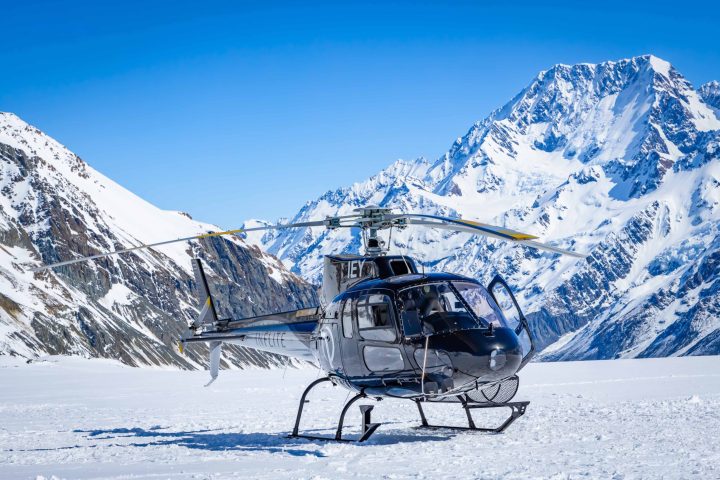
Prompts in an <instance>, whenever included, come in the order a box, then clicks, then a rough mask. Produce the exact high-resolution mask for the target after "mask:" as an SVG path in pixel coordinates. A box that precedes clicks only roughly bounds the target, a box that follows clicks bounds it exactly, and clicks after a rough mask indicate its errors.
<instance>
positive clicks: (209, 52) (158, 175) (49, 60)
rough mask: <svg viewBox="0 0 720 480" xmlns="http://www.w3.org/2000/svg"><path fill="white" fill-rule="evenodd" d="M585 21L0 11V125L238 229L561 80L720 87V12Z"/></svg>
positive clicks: (131, 4) (634, 7)
mask: <svg viewBox="0 0 720 480" xmlns="http://www.w3.org/2000/svg"><path fill="white" fill-rule="evenodd" d="M581 3H583V2H567V3H563V2H554V1H545V2H528V3H523V2H507V1H504V2H495V1H489V2H481V1H477V2H407V3H404V2H389V1H385V2H361V3H353V2H328V3H318V2H315V3H312V2H291V3H269V2H255V3H245V2H230V1H227V2H220V1H214V0H206V1H203V2H184V1H156V2H136V1H132V0H128V1H124V2H71V1H26V2H16V1H13V2H6V1H4V0H3V1H2V5H0V7H1V9H2V10H1V11H2V15H3V22H2V32H3V33H2V42H0V65H2V74H1V75H0V111H11V112H14V113H16V114H18V115H19V116H20V117H22V118H23V119H25V120H26V121H28V122H30V123H32V124H34V125H35V126H37V127H39V128H40V129H42V130H44V131H46V132H47V133H48V134H50V135H52V136H53V137H55V138H57V139H58V140H59V141H61V142H62V143H64V144H65V145H67V146H68V147H70V149H72V150H73V151H75V152H76V153H78V154H79V155H80V156H81V157H83V158H84V159H85V160H86V161H88V162H89V163H90V164H91V165H92V166H94V167H95V168H97V169H98V170H100V171H101V172H103V173H104V174H106V175H108V176H109V177H111V178H112V179H114V180H116V181H117V182H119V183H120V184H122V185H124V186H125V187H127V188H129V189H130V190H132V191H133V192H135V193H137V194H138V195H140V196H142V197H144V198H146V199H147V200H149V201H151V202H153V203H155V204H156V205H158V206H160V207H162V208H168V209H175V210H183V211H187V212H189V213H191V214H192V215H193V216H194V217H196V218H198V219H201V220H204V221H209V222H213V223H218V224H220V225H222V226H224V227H232V226H235V225H239V224H240V223H242V221H243V220H244V219H246V218H250V217H252V218H266V219H276V218H278V217H280V216H287V215H291V214H293V213H294V212H296V211H297V209H298V208H299V207H301V206H302V204H303V203H304V202H305V201H306V200H309V199H312V198H314V197H316V196H318V195H319V194H321V193H323V192H324V191H326V190H328V189H332V188H336V187H339V186H344V185H348V184H350V183H352V182H354V181H358V180H362V179H364V178H366V177H368V176H370V175H372V174H374V173H376V172H377V171H379V170H380V169H382V168H384V167H385V166H387V165H388V164H390V163H391V162H393V161H394V160H396V159H397V158H406V159H411V158H415V157H418V156H425V157H427V158H430V159H434V158H436V157H437V156H438V155H440V154H442V153H443V152H444V151H445V150H446V149H447V148H448V147H449V146H450V144H451V142H452V141H453V140H454V139H455V138H456V137H458V136H460V135H462V134H464V133H465V131H466V130H467V129H468V128H469V127H470V125H471V124H472V123H473V122H474V121H476V120H480V119H482V118H484V117H485V116H486V115H487V114H488V113H489V112H490V111H491V110H493V109H494V108H496V107H499V106H501V105H502V104H503V103H505V102H506V101H508V100H509V99H510V98H511V97H512V96H514V95H515V94H516V93H517V92H519V91H520V90H521V89H522V88H523V87H524V86H525V85H526V84H527V83H529V81H530V80H531V79H532V78H533V77H534V76H535V75H536V74H537V72H538V71H540V70H543V69H547V68H549V67H550V66H552V65H553V64H555V63H569V64H571V63H577V62H599V61H603V60H611V59H618V58H625V57H629V56H633V55H640V54H644V53H654V54H655V55H657V56H659V57H661V58H664V59H666V60H669V61H670V62H671V63H673V64H674V65H675V66H676V67H677V68H678V69H679V70H680V71H681V72H682V73H683V74H684V75H685V76H687V77H688V79H689V80H690V81H691V82H692V83H693V84H695V85H696V86H697V85H700V84H702V83H704V82H706V81H708V80H712V79H720V35H718V33H717V31H718V29H717V26H718V24H719V21H720V14H719V12H720V7H718V6H717V4H715V3H711V2H707V3H699V2H697V3H696V2H682V3H679V2H629V1H627V0H626V1H623V2H614V1H606V2H593V4H592V5H590V6H584V7H578V6H577V5H579V4H581Z"/></svg>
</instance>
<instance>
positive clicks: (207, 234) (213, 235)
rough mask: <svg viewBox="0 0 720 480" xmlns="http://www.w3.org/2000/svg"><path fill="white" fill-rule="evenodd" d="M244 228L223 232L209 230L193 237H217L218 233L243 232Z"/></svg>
mask: <svg viewBox="0 0 720 480" xmlns="http://www.w3.org/2000/svg"><path fill="white" fill-rule="evenodd" d="M244 230H245V229H243V228H238V229H236V230H225V231H224V232H211V233H206V234H203V235H198V236H197V237H195V238H197V239H201V238H208V237H219V236H220V235H232V234H234V233H240V232H243V231H244Z"/></svg>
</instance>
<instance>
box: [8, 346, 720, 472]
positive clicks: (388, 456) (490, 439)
mask: <svg viewBox="0 0 720 480" xmlns="http://www.w3.org/2000/svg"><path fill="white" fill-rule="evenodd" d="M0 361H2V362H3V363H1V364H0V384H2V385H3V386H4V388H3V389H2V393H1V394H0V414H1V415H2V418H3V423H2V425H1V426H0V478H3V479H4V478H8V479H10V478H12V479H22V478H29V479H33V478H53V476H55V477H56V478H73V479H75V478H77V479H86V478H104V479H120V478H122V479H137V478H153V479H155V478H203V479H204V478H212V479H219V478H260V479H265V478H267V479H277V478H306V479H311V478H313V479H324V478H348V477H356V478H381V477H382V478H552V479H569V478H594V479H595V478H613V479H631V478H703V479H709V478H718V477H720V443H718V441H717V432H718V431H719V430H720V357H689V358H662V359H643V360H611V361H588V362H563V363H533V364H530V365H529V366H528V367H527V368H526V369H525V370H524V371H523V372H522V375H521V388H520V391H519V393H518V395H517V397H516V398H517V399H527V400H530V401H531V404H530V406H529V408H528V411H527V414H526V415H525V416H524V417H522V418H521V419H519V420H518V421H517V422H516V423H515V424H514V425H512V426H511V427H510V429H509V430H508V431H507V432H506V433H504V434H502V435H487V434H479V433H465V432H463V433H452V432H450V431H447V430H432V431H430V430H418V429H414V428H412V427H413V426H414V425H416V424H417V421H418V419H417V413H416V410H415V408H414V407H413V406H412V405H411V404H410V403H409V402H407V401H405V402H403V401H398V400H384V401H382V402H380V403H377V404H376V408H375V411H374V412H373V419H374V421H381V422H385V423H384V425H382V426H381V427H380V429H379V430H378V432H377V433H376V434H375V436H374V437H372V438H371V440H370V441H369V442H368V443H366V444H362V445H358V444H335V443H325V442H318V441H307V440H292V439H287V438H285V436H286V435H287V433H288V432H289V431H290V429H291V428H292V424H293V421H294V417H295V412H296V407H297V403H296V402H297V400H298V398H299V396H300V394H301V393H302V390H303V388H304V386H305V385H306V384H307V383H309V382H310V381H311V380H313V379H314V378H316V376H317V374H318V373H317V371H315V370H314V369H309V368H306V369H299V370H295V369H289V370H286V371H283V370H246V371H224V372H221V377H220V379H219V380H218V381H217V382H215V383H214V384H213V385H212V386H211V387H209V388H203V386H202V385H203V384H204V383H205V382H206V380H207V378H206V376H207V373H206V372H181V371H163V370H152V369H143V370H140V369H133V368H129V367H125V366H122V365H120V364H117V363H114V362H112V361H107V360H80V359H76V358H67V357H63V358H57V357H50V358H48V359H47V360H46V361H43V362H37V363H33V364H30V365H26V364H17V363H15V364H13V363H11V362H12V360H9V359H8V358H7V357H5V358H3V359H1V360H0ZM346 397H347V392H346V391H345V390H343V389H341V388H340V387H335V388H333V387H329V386H327V387H319V388H318V389H317V390H315V392H314V394H313V395H311V396H310V400H311V403H309V404H308V408H307V409H306V412H307V413H306V417H305V421H304V422H303V425H304V426H305V427H306V428H310V429H314V428H320V427H322V426H324V425H330V423H327V422H323V421H322V419H323V418H324V419H325V420H328V419H331V418H336V417H337V414H338V412H339V410H340V408H341V405H342V402H343V400H344V399H345V398H346ZM360 403H375V402H371V401H367V402H360ZM427 412H428V415H429V417H430V420H431V421H435V422H441V421H444V422H447V423H451V422H452V423H454V424H458V425H459V424H462V420H463V417H464V414H463V413H462V411H461V410H460V409H459V408H458V407H457V406H456V405H433V406H430V407H428V408H427ZM496 413H497V414H498V415H499V414H500V412H496ZM489 415H490V412H486V413H485V415H482V414H481V413H480V412H478V413H476V414H475V418H476V421H478V423H479V422H480V421H482V420H481V419H483V418H484V419H488V418H489ZM498 415H496V416H494V417H493V420H494V421H498V420H499V416H498ZM347 420H348V422H347V423H348V425H349V426H350V427H349V432H350V433H355V432H357V431H358V428H359V426H358V422H359V414H358V410H357V408H355V407H352V409H351V410H350V412H349V413H348V418H347ZM315 433H318V432H317V431H316V432H315ZM323 433H331V429H328V430H325V431H323Z"/></svg>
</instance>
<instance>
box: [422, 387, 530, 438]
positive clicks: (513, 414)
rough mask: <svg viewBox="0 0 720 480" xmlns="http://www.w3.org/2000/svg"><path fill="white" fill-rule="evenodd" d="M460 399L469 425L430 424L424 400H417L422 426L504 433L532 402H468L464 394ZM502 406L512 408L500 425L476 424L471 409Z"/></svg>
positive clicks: (459, 396)
mask: <svg viewBox="0 0 720 480" xmlns="http://www.w3.org/2000/svg"><path fill="white" fill-rule="evenodd" d="M457 398H458V400H459V401H460V404H461V405H462V408H463V410H465V414H466V415H467V419H468V426H467V427H456V426H452V425H430V424H429V423H428V421H427V417H426V416H425V411H424V410H423V408H422V403H423V401H422V400H415V405H417V409H418V412H419V413H420V422H421V425H420V428H444V429H451V430H468V431H475V432H487V433H502V432H504V431H505V430H506V429H507V428H508V427H509V426H510V425H512V423H513V422H514V421H515V420H517V419H518V418H520V417H522V416H523V415H524V414H525V410H526V409H527V406H528V405H529V404H530V402H527V401H524V402H506V403H491V402H487V403H471V402H468V398H467V397H466V396H464V395H458V397H457ZM500 407H507V408H509V409H510V416H509V417H508V418H507V419H506V420H505V421H504V422H503V423H502V424H501V425H500V426H499V427H496V428H484V427H477V426H476V425H475V421H474V420H473V417H472V414H471V413H470V410H471V409H473V408H500Z"/></svg>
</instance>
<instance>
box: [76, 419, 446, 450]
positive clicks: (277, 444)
mask: <svg viewBox="0 0 720 480" xmlns="http://www.w3.org/2000/svg"><path fill="white" fill-rule="evenodd" d="M73 433H79V434H83V435H85V436H86V438H87V439H90V440H97V441H103V443H104V442H105V441H110V442H111V443H110V445H118V446H130V447H140V448H142V447H152V446H164V445H178V446H182V447H185V448H190V449H198V450H207V451H265V452H270V453H286V454H289V455H293V456H315V457H325V456H326V454H325V453H324V452H322V451H321V450H320V449H315V448H312V447H317V446H318V445H325V444H329V443H334V442H324V441H322V440H309V439H304V438H289V437H288V436H287V434H286V433H233V432H219V431H217V430H193V431H168V430H167V429H165V428H163V427H159V426H156V427H150V428H140V427H135V428H113V429H96V430H73ZM305 433H308V434H318V435H327V436H330V435H332V433H328V430H327V429H325V430H320V429H317V430H307V431H306V432H305ZM333 433H334V432H333ZM357 436H358V434H357V433H355V434H353V433H349V434H348V435H347V437H350V438H355V437H357ZM452 437H453V435H452V434H449V435H432V434H412V433H407V430H404V429H403V430H389V431H387V432H383V433H380V432H378V434H377V435H376V436H375V437H373V438H372V439H371V440H369V441H367V442H365V443H351V444H352V445H358V446H361V445H368V446H371V445H376V446H377V445H394V444H399V443H412V442H432V441H445V440H450V439H451V438H452ZM128 440H131V441H130V442H128ZM133 440H134V441H133ZM93 446H97V447H100V446H101V445H93ZM105 446H108V444H105ZM305 447H310V448H305ZM78 448H82V447H79V446H78Z"/></svg>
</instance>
